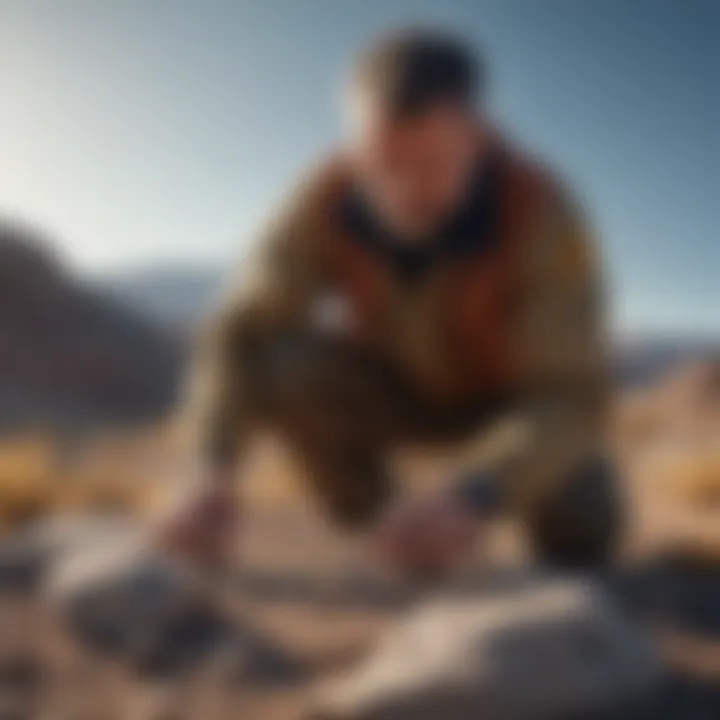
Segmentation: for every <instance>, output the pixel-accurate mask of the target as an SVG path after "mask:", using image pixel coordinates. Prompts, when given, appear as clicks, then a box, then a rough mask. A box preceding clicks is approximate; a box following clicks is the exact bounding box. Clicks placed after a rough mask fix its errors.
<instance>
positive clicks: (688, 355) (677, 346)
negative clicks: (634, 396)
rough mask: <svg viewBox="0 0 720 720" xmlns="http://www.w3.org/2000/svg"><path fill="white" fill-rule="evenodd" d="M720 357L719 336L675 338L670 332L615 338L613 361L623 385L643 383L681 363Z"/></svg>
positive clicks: (672, 369)
mask: <svg viewBox="0 0 720 720" xmlns="http://www.w3.org/2000/svg"><path fill="white" fill-rule="evenodd" d="M718 358H720V336H719V337H716V338H709V337H702V338H698V337H678V336H673V335H670V334H668V335H665V336H659V335H657V334H656V335H653V336H642V335H639V334H638V335H636V336H635V337H633V338H630V339H624V340H619V341H617V342H616V345H615V353H614V361H615V370H616V374H617V376H618V378H619V379H620V381H621V383H622V384H623V385H632V386H637V385H644V384H648V383H652V382H655V381H656V380H658V379H659V378H660V377H661V376H663V375H666V374H667V373H669V372H670V371H674V370H675V369H676V368H679V367H681V366H685V365H689V364H694V363H696V362H699V361H708V360H710V361H714V360H717V359H718Z"/></svg>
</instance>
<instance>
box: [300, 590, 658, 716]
mask: <svg viewBox="0 0 720 720" xmlns="http://www.w3.org/2000/svg"><path fill="white" fill-rule="evenodd" d="M658 680H659V668H658V665H657V664H656V661H655V654H654V652H653V648H652V647H651V645H650V644H649V642H648V641H647V639H646V638H645V637H644V635H643V634H642V632H641V631H640V629H639V628H638V627H636V626H635V625H634V624H633V623H632V622H631V621H630V620H629V619H628V618H627V617H625V615H624V614H623V612H622V611H621V610H620V608H619V607H617V606H616V605H615V603H614V602H613V601H612V599H611V598H610V597H609V596H608V595H606V594H605V593H604V592H603V591H602V590H601V589H600V588H599V587H597V586H596V585H594V584H592V583H589V582H585V581H580V580H577V581H569V580H551V579H548V580H547V581H544V582H541V583H538V584H536V585H532V586H530V587H528V588H524V589H519V590H515V591H513V592H510V593H505V594H502V593H494V594H493V595H492V597H488V598H479V599H467V598H466V599H460V600H438V601H435V602H434V603H431V604H429V605H428V606H425V607H422V608H420V609H419V610H418V611H417V612H415V613H414V614H413V615H411V616H410V617H408V618H407V619H406V620H404V621H403V622H401V623H400V624H399V626H397V627H396V628H395V629H394V630H393V631H392V632H391V634H390V635H388V636H387V637H386V638H385V640H384V641H383V642H382V644H381V645H380V647H379V648H378V649H377V650H376V651H375V652H374V653H373V654H372V655H371V656H370V657H369V658H368V659H367V660H366V661H365V662H364V663H363V664H362V666H360V667H359V668H357V669H355V670H353V671H351V672H350V674H349V675H348V676H347V677H345V678H342V679H340V680H338V681H336V682H334V683H331V684H329V685H327V686H325V687H323V688H322V689H320V691H319V692H318V693H317V697H316V699H315V701H314V705H313V709H312V713H311V716H312V717H313V718H322V719H323V720H435V719H436V718H442V720H476V719H477V718H491V719H492V720H531V719H535V718H537V719H538V720H546V719H553V718H566V717H583V718H587V717H594V716H595V715H594V713H598V714H600V713H604V712H608V711H613V710H616V709H619V708H623V707H631V706H633V705H634V704H635V703H638V702H641V701H642V700H643V699H644V698H645V697H646V696H647V695H648V694H649V693H650V692H651V691H652V690H653V689H654V687H655V684H656V682H657V681H658Z"/></svg>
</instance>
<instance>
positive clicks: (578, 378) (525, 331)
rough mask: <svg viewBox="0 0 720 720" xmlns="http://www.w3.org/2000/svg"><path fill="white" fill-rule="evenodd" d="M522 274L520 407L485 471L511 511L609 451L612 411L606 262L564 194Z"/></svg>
mask: <svg viewBox="0 0 720 720" xmlns="http://www.w3.org/2000/svg"><path fill="white" fill-rule="evenodd" d="M522 273H523V274H522V279H521V291H520V298H519V309H518V312H517V315H516V317H515V323H516V326H515V328H514V329H513V332H514V335H515V337H516V345H517V347H518V356H519V363H520V366H519V375H520V383H519V401H518V404H517V407H518V410H517V411H516V413H515V414H514V415H513V417H510V418H507V420H508V422H507V423H505V426H506V428H507V429H508V432H507V433H506V435H505V436H504V445H503V446H502V449H501V450H500V451H499V452H497V453H496V455H497V456H496V457H495V458H494V459H493V460H492V461H491V462H490V466H489V469H488V470H487V471H486V472H485V473H481V475H480V477H484V478H486V479H487V478H491V479H492V482H494V483H497V485H498V496H499V497H500V498H502V501H503V502H504V504H506V505H507V506H509V507H510V508H522V507H523V506H532V505H533V504H534V503H535V502H537V501H538V500H539V499H541V498H542V497H543V496H544V495H545V494H546V493H548V492H549V491H551V490H552V489H553V488H554V487H556V486H557V484H559V483H562V482H563V481H564V480H566V479H567V478H568V476H569V475H571V474H572V472H573V471H574V470H576V469H578V468H579V467H580V466H581V465H582V463H583V462H584V461H585V460H587V458H588V457H592V456H594V455H597V454H602V453H603V452H604V450H605V447H604V445H605V424H606V423H605V421H606V415H607V409H608V405H609V403H608V399H609V381H608V375H607V363H606V348H605V327H604V317H603V315H604V312H603V311H604V308H603V305H604V303H603V288H602V281H601V273H600V268H599V263H598V260H597V258H596V257H595V249H594V247H593V244H592V241H591V239H590V236H589V232H588V228H587V225H586V222H585V219H584V218H583V215H582V213H581V211H580V208H579V207H578V206H577V204H576V203H574V202H573V201H571V200H570V199H569V198H568V197H567V196H564V195H563V194H562V193H561V192H556V193H555V195H554V197H553V199H552V200H551V201H550V203H549V205H548V207H547V209H546V212H544V213H543V215H542V218H541V219H540V221H539V223H538V226H537V231H536V233H535V235H534V238H533V241H532V242H530V243H528V245H527V249H526V253H525V255H524V258H523V269H522ZM482 435H483V436H487V428H484V429H483V433H482ZM500 444H501V445H502V443H500ZM481 445H482V443H481V442H480V438H477V439H476V440H474V441H473V443H471V446H470V448H469V453H468V454H467V456H466V461H468V460H469V461H470V462H472V460H473V456H474V455H475V460H477V456H478V454H480V453H481V452H483V451H479V448H480V447H481ZM479 496H482V492H479Z"/></svg>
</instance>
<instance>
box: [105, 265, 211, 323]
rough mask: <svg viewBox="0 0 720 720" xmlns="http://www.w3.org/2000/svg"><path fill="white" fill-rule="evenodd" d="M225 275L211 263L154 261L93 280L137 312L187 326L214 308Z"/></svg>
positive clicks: (160, 320) (159, 320)
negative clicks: (154, 262)
mask: <svg viewBox="0 0 720 720" xmlns="http://www.w3.org/2000/svg"><path fill="white" fill-rule="evenodd" d="M222 277H223V273H222V272H221V271H220V269H218V268H213V267H210V266H208V267H190V266H182V265H178V266H172V265H167V266H164V265H152V266H147V267H140V268H135V269H130V270H119V271H115V272H108V273H104V274H101V275H98V276H96V277H95V278H93V283H94V284H95V285H96V286H97V287H98V288H99V289H100V290H101V291H102V292H104V293H108V294H110V295H111V296H112V297H113V298H114V299H116V300H118V301H120V302H121V303H122V304H124V305H125V306H127V307H130V308H132V309H133V310H135V311H136V312H140V313H142V314H144V315H147V316H149V317H150V318H152V319H153V320H155V321H156V322H159V323H160V324H162V325H164V326H166V327H170V328H174V329H178V330H186V329H187V328H189V327H192V326H194V325H196V324H197V323H198V322H199V321H200V319H201V318H202V317H203V315H205V314H206V313H207V312H208V311H209V310H210V309H211V308H212V305H213V301H214V299H215V297H216V296H217V294H218V292H219V289H220V285H221V282H222Z"/></svg>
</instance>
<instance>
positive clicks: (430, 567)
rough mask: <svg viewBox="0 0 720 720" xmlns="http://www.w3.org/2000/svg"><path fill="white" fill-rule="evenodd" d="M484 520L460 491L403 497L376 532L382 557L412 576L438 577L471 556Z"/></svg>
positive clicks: (376, 542) (377, 544)
mask: <svg viewBox="0 0 720 720" xmlns="http://www.w3.org/2000/svg"><path fill="white" fill-rule="evenodd" d="M480 525H481V523H479V522H478V517H477V515H476V514H475V513H473V512H472V510H471V509H470V508H469V507H467V505H466V504H464V503H463V502H462V500H461V498H459V497H458V496H457V495H455V494H452V493H442V494H440V495H436V496H432V497H429V498H423V499H419V500H406V501H404V502H403V501H400V502H399V504H397V505H395V506H393V507H391V508H390V510H389V511H388V512H387V513H386V515H385V516H384V517H383V518H382V519H381V521H380V523H379V526H378V528H377V530H376V532H375V538H374V540H375V543H374V544H375V550H376V552H377V553H378V555H379V557H380V560H381V561H382V562H384V563H386V564H388V565H390V566H391V567H394V568H397V569H400V570H401V571H403V572H406V573H408V574H410V575H412V576H418V577H429V578H432V577H437V576H439V575H443V574H445V573H447V572H450V571H452V570H453V569H454V568H456V567H457V566H458V565H460V564H461V563H462V562H463V561H465V560H467V559H468V558H469V557H470V555H471V553H472V550H473V546H474V544H475V540H476V538H477V534H478V530H479V527H480Z"/></svg>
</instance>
